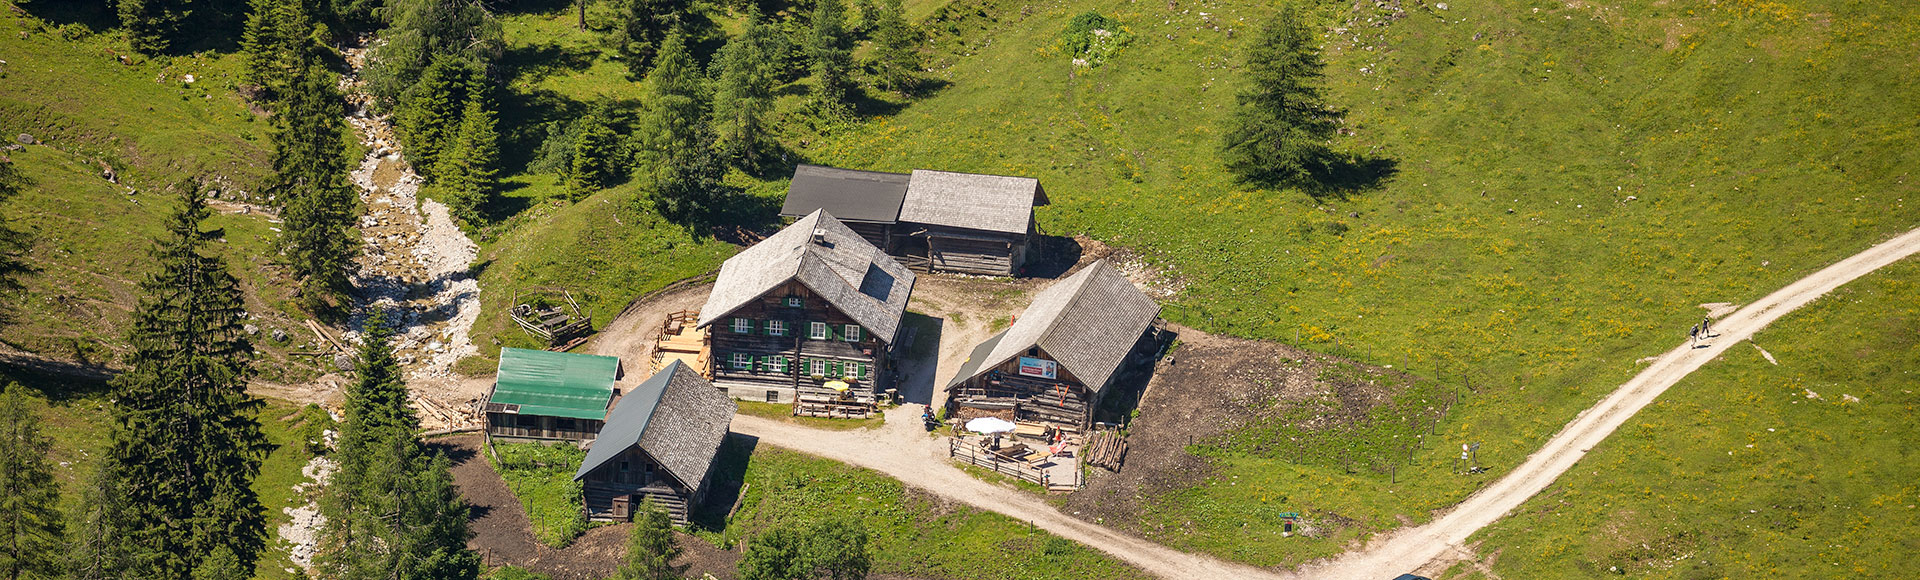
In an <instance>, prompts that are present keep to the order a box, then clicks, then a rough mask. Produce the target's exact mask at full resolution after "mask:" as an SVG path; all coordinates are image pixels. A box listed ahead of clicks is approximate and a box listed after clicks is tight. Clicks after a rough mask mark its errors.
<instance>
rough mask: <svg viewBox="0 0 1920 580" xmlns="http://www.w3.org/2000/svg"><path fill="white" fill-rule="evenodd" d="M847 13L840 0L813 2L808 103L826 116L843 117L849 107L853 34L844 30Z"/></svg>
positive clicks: (815, 111) (826, 117)
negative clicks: (810, 96) (810, 81)
mask: <svg viewBox="0 0 1920 580" xmlns="http://www.w3.org/2000/svg"><path fill="white" fill-rule="evenodd" d="M846 13H847V6H846V3H845V2H843V1H842V0H817V1H816V2H815V3H814V5H813V32H812V36H811V37H810V38H809V39H808V40H807V49H808V52H809V53H810V54H809V56H811V57H812V59H813V94H812V102H811V103H810V104H811V105H812V106H813V108H814V113H815V114H816V115H819V116H820V117H821V118H825V119H838V118H842V117H845V116H846V115H847V114H848V113H849V112H851V109H852V105H851V103H852V101H851V98H852V92H853V81H852V79H851V77H850V76H849V75H851V74H852V71H851V69H852V68H853V38H852V36H851V35H849V34H847V14H846Z"/></svg>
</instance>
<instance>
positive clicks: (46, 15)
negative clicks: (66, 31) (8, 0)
mask: <svg viewBox="0 0 1920 580" xmlns="http://www.w3.org/2000/svg"><path fill="white" fill-rule="evenodd" d="M13 7H14V9H16V10H19V11H22V12H25V13H27V14H30V15H32V16H33V17H34V18H38V19H40V20H42V21H45V22H46V23H47V24H50V25H53V26H65V25H68V24H77V25H80V26H85V27H87V28H89V29H92V30H93V31H94V32H102V31H106V30H108V29H111V28H114V27H117V26H120V13H119V12H117V11H115V9H114V4H113V3H112V2H15V3H13Z"/></svg>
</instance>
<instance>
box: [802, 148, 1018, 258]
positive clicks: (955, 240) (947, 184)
mask: <svg viewBox="0 0 1920 580" xmlns="http://www.w3.org/2000/svg"><path fill="white" fill-rule="evenodd" d="M1047 203H1048V201H1047V193H1046V190H1045V189H1042V188H1041V187H1040V181H1039V180H1037V179H1033V178H1031V177H1010V176H1004V175H981V174H973V173H956V172H951V171H932V170H926V169H916V170H914V171H913V173H910V174H902V173H883V172H877V171H858V170H852V169H840V168H834V167H821V166H817V165H801V166H800V167H798V168H796V169H795V170H794V173H793V181H792V182H791V183H790V185H789V186H788V188H787V198H786V201H785V203H784V204H783V205H782V206H781V210H780V215H783V216H787V217H796V218H797V217H801V216H805V215H808V214H811V213H812V212H814V211H815V210H820V209H825V210H827V211H828V212H830V213H832V214H833V215H834V216H836V217H838V218H839V219H841V220H843V221H844V222H846V223H847V224H848V226H849V227H850V228H852V229H853V230H854V231H856V232H859V233H860V235H861V236H862V237H865V238H866V239H867V241H868V242H869V243H872V244H873V245H874V246H875V247H878V248H880V249H882V250H884V251H886V252H887V253H888V254H891V255H894V256H898V257H900V258H901V259H902V260H904V261H906V263H907V265H908V266H910V267H913V268H915V269H919V270H931V271H941V272H961V273H968V274H987V275H993V276H1012V275H1015V274H1018V273H1019V272H1020V267H1021V266H1022V265H1024V264H1025V263H1026V259H1027V251H1028V246H1029V245H1030V244H1031V242H1032V241H1033V237H1034V236H1035V235H1036V233H1037V232H1038V228H1037V227H1036V226H1035V223H1034V217H1033V208H1034V207H1036V206H1042V205H1047Z"/></svg>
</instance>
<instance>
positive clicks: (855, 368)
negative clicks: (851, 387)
mask: <svg viewBox="0 0 1920 580" xmlns="http://www.w3.org/2000/svg"><path fill="white" fill-rule="evenodd" d="M861 364H862V363H857V362H853V361H846V362H842V363H840V375H841V377H840V378H843V379H853V380H860V365H861Z"/></svg>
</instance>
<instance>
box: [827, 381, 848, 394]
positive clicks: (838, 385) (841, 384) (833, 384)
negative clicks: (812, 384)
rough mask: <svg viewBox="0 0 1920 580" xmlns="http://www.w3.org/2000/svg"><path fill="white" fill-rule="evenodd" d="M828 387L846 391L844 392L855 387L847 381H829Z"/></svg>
mask: <svg viewBox="0 0 1920 580" xmlns="http://www.w3.org/2000/svg"><path fill="white" fill-rule="evenodd" d="M827 388H829V389H833V390H836V391H840V392H842V393H844V392H847V389H851V388H853V387H852V386H851V385H848V384H847V383H846V381H827Z"/></svg>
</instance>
